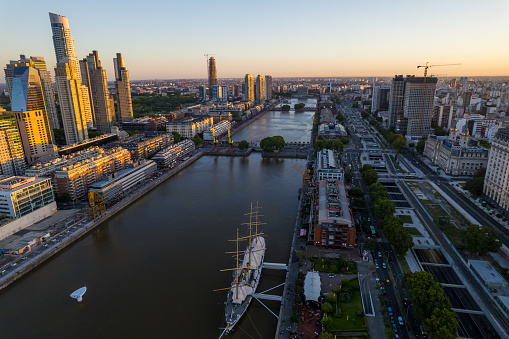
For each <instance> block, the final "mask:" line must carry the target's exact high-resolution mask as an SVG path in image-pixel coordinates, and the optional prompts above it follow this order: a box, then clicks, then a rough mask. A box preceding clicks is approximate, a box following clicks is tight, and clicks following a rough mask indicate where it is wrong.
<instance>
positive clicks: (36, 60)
mask: <svg viewBox="0 0 509 339" xmlns="http://www.w3.org/2000/svg"><path fill="white" fill-rule="evenodd" d="M19 68H23V71H21V70H20V69H19ZM28 68H34V69H36V70H37V73H38V75H39V79H37V77H36V76H35V75H34V74H33V72H31V71H30V70H28ZM15 69H16V74H17V75H16V77H20V78H23V79H22V80H21V79H20V80H21V84H22V86H23V88H24V89H25V92H24V94H23V95H24V101H27V100H30V99H28V98H29V96H32V94H30V95H29V93H28V91H27V90H28V88H30V87H33V86H36V87H39V85H40V87H41V90H42V94H43V97H44V107H45V111H46V113H45V114H46V115H47V117H48V122H49V126H50V130H52V129H54V128H61V125H60V122H59V120H58V115H57V109H56V106H55V93H54V91H53V81H52V79H51V73H50V72H49V71H48V69H47V68H46V62H45V61H44V58H43V57H38V56H35V57H34V56H31V57H30V59H27V58H26V57H25V56H24V55H20V60H18V61H11V62H10V63H9V64H7V65H6V68H5V69H4V71H5V82H6V84H7V89H8V91H9V96H12V90H13V87H12V84H13V78H14V73H15ZM29 78H30V84H28V80H29ZM34 82H35V84H34ZM32 90H33V89H31V91H32ZM18 91H19V89H18ZM37 91H39V89H38V88H37ZM19 95H20V94H19V92H18V96H19ZM18 99H19V98H18ZM11 102H12V97H11ZM32 108H33V107H32ZM11 109H12V110H13V111H14V110H22V109H18V108H13V107H11ZM35 109H42V107H41V106H40V105H39V106H38V107H36V108H35ZM25 110H26V109H25Z"/></svg>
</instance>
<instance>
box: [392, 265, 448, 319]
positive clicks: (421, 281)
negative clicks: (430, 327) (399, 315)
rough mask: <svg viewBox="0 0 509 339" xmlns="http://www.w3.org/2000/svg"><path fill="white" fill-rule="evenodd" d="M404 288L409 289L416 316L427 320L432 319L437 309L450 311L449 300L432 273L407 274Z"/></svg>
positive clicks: (403, 283) (404, 278)
mask: <svg viewBox="0 0 509 339" xmlns="http://www.w3.org/2000/svg"><path fill="white" fill-rule="evenodd" d="M402 286H403V287H404V288H406V289H408V296H409V298H410V300H411V301H412V303H413V305H414V311H415V315H416V316H417V317H418V318H419V319H421V320H425V319H427V318H430V317H431V316H432V314H433V311H434V310H435V309H443V308H448V309H450V307H451V304H450V303H449V299H447V298H446V297H445V296H444V289H443V287H442V285H441V284H439V283H438V281H436V280H435V277H433V275H432V274H431V273H428V272H426V271H418V272H413V273H406V274H405V275H404V276H403V282H402Z"/></svg>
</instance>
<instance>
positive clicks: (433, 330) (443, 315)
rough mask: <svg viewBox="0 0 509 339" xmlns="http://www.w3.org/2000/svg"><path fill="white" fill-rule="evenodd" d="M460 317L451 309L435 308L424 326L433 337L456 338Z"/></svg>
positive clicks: (439, 338)
mask: <svg viewBox="0 0 509 339" xmlns="http://www.w3.org/2000/svg"><path fill="white" fill-rule="evenodd" d="M457 326H458V317H457V316H456V313H454V312H453V311H452V310H451V309H447V308H438V309H435V310H433V313H431V316H430V317H429V318H427V319H426V320H425V321H424V328H425V329H426V332H427V333H428V334H429V335H430V336H431V337H432V338H434V339H435V338H438V339H453V338H456V331H457V329H458V327H457Z"/></svg>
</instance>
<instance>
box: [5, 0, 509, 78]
mask: <svg viewBox="0 0 509 339" xmlns="http://www.w3.org/2000/svg"><path fill="white" fill-rule="evenodd" d="M48 12H53V13H57V14H60V15H63V16H66V17H68V19H69V26H70V30H71V35H72V36H73V38H74V43H75V48H76V55H77V56H78V58H79V59H81V58H84V57H85V56H86V55H87V54H88V53H90V52H91V51H92V50H97V51H98V52H99V58H100V60H101V62H102V65H103V67H104V68H105V69H106V71H107V75H108V80H110V81H112V80H114V79H113V78H114V73H113V58H114V57H115V53H117V52H120V53H122V56H123V58H124V61H125V65H126V67H127V69H128V70H129V75H130V78H131V80H144V79H192V78H205V77H206V76H207V64H206V57H205V56H204V54H206V53H208V54H214V55H213V56H214V58H215V59H216V65H217V75H218V78H241V77H243V76H244V75H245V74H246V73H250V74H253V75H257V74H270V75H272V76H273V77H356V76H358V77H368V76H380V77H383V76H394V75H395V74H416V75H422V72H423V70H422V69H417V68H416V66H417V65H423V64H424V63H426V62H430V63H431V64H452V63H461V65H460V66H444V67H436V68H431V69H430V70H429V73H430V74H435V75H438V76H508V75H509V43H508V41H507V34H508V32H509V19H508V18H509V1H507V0H485V1H482V2H481V1H472V0H462V1H457V0H447V1H443V0H441V1H434V0H428V1H424V2H423V1H413V0H410V1H409V0H406V1H405V0H402V1H391V0H384V1H379V0H374V1H370V0H364V1H352V0H348V1H344V0H322V1H309V0H307V1H301V0H293V1H286V0H271V1H265V0H258V1H246V0H237V1H222V0H204V1H203V0H192V1H183V0H180V1H173V0H150V1H132V0H126V1H117V0H102V1H96V0H87V1H69V0H67V1H59V0H44V1H40V0H37V1H35V0H25V1H19V0H0V22H1V23H2V25H1V26H0V27H1V28H0V30H1V37H2V38H1V40H0V41H1V43H0V64H2V65H5V64H7V63H8V62H9V60H17V59H18V58H19V55H20V54H25V55H27V56H31V55H32V56H43V57H44V58H45V59H46V62H47V65H48V69H50V70H51V71H52V73H54V72H53V69H54V67H55V64H56V60H55V52H54V49H53V40H52V33H51V28H50V22H49V15H48ZM0 82H3V79H2V78H1V77H0Z"/></svg>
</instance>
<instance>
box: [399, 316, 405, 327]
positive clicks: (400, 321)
mask: <svg viewBox="0 0 509 339" xmlns="http://www.w3.org/2000/svg"><path fill="white" fill-rule="evenodd" d="M398 324H400V325H401V326H403V324H404V323H403V317H402V316H399V317H398Z"/></svg>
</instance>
